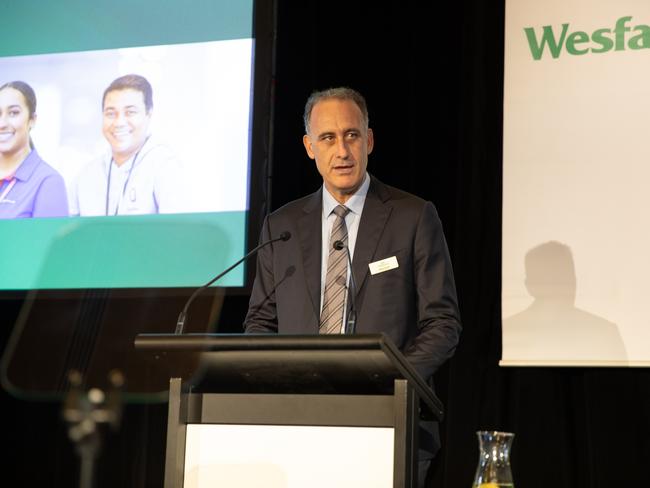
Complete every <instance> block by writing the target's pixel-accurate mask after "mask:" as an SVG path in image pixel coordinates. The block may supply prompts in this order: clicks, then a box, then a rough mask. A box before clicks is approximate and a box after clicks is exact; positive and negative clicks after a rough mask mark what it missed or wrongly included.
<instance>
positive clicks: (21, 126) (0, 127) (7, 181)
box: [0, 81, 68, 219]
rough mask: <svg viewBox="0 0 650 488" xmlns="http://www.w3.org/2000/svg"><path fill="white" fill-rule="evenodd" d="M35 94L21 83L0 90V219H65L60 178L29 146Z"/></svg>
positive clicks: (64, 192)
mask: <svg viewBox="0 0 650 488" xmlns="http://www.w3.org/2000/svg"><path fill="white" fill-rule="evenodd" d="M35 123H36V94H35V93H34V90H33V89H32V87H30V86H29V85H28V84H27V83H25V82H22V81H12V82H9V83H5V84H4V85H2V86H0V219H16V218H26V217H67V216H68V197H67V193H66V189H65V183H64V181H63V178H62V177H61V175H60V174H59V173H58V172H57V171H56V170H55V169H54V168H52V167H51V166H50V165H49V164H47V163H46V162H45V161H43V160H42V159H41V158H40V156H39V155H38V153H37V152H36V149H35V148H34V144H33V143H32V140H31V137H30V131H31V130H32V127H34V124H35Z"/></svg>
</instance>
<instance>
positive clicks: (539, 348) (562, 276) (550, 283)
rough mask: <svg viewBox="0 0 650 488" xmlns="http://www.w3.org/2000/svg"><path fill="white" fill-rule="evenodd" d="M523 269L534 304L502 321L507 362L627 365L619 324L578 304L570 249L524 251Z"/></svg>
mask: <svg viewBox="0 0 650 488" xmlns="http://www.w3.org/2000/svg"><path fill="white" fill-rule="evenodd" d="M525 267H526V282H525V285H526V289H527V290H528V293H529V294H530V295H531V296H532V297H533V299H534V300H533V303H532V304H531V305H530V306H529V307H528V308H526V309H525V310H523V311H522V312H520V313H517V314H515V315H513V316H511V317H508V318H506V319H504V321H503V354H502V358H503V360H504V361H522V362H523V361H525V362H538V363H542V364H543V363H548V362H557V363H562V364H572V363H579V362H584V361H587V362H593V361H612V362H616V363H624V362H626V361H627V352H626V350H625V346H624V344H623V341H622V339H621V335H620V333H619V331H618V327H617V325H616V324H615V323H613V322H609V321H608V320H606V319H604V318H602V317H599V316H597V315H594V314H592V313H589V312H587V311H585V310H581V309H579V308H577V307H576V306H575V298H576V273H575V265H574V261H573V255H572V253H571V248H569V246H567V245H565V244H561V243H559V242H556V241H550V242H546V243H543V244H540V245H538V246H536V247H534V248H532V249H531V250H529V251H528V252H527V253H526V258H525Z"/></svg>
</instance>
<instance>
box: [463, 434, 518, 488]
mask: <svg viewBox="0 0 650 488" xmlns="http://www.w3.org/2000/svg"><path fill="white" fill-rule="evenodd" d="M476 435H477V436H478V444H479V446H478V447H479V458H478V467H477V468H476V475H474V485H473V488H514V486H515V485H514V483H513V482H512V471H511V470H510V448H511V446H512V439H513V438H514V436H515V435H514V434H513V433H511V432H497V431H487V430H480V431H478V432H477V433H476Z"/></svg>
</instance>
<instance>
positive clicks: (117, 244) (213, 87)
mask: <svg viewBox="0 0 650 488" xmlns="http://www.w3.org/2000/svg"><path fill="white" fill-rule="evenodd" d="M0 14H1V15H2V18H3V20H4V25H5V28H6V30H5V33H4V34H3V39H4V40H5V42H3V43H2V47H0V86H3V85H5V84H6V83H11V82H15V81H20V82H25V83H27V84H28V85H29V86H31V87H32V88H33V90H34V92H35V94H36V100H37V104H36V111H35V116H34V119H33V120H32V121H31V122H30V124H31V125H30V127H31V131H30V134H29V136H30V138H31V141H32V143H33V144H32V146H33V148H34V149H33V151H37V152H38V156H39V157H40V159H41V160H42V162H41V163H38V164H39V166H38V168H41V169H42V168H47V171H49V176H47V178H48V179H43V181H42V182H40V181H39V180H38V179H37V178H36V174H37V173H38V171H41V169H38V170H36V169H35V170H34V173H33V175H34V176H31V175H30V174H28V171H27V169H26V163H22V164H21V166H20V167H19V168H18V169H16V170H15V172H13V173H8V174H4V173H2V174H0V268H1V269H2V272H0V290H30V289H55V290H56V289H85V288H151V287H160V288H165V287H194V286H197V285H199V284H202V283H204V282H206V281H207V280H208V279H209V278H210V277H211V276H212V275H213V274H214V273H215V270H218V269H221V268H223V266H224V263H228V262H233V261H235V260H236V259H238V258H239V257H240V256H241V255H242V254H244V252H245V250H246V239H247V221H248V219H249V212H248V211H249V208H250V206H249V205H250V198H251V195H250V183H251V159H252V157H251V131H252V125H253V117H252V114H253V106H252V103H253V97H252V92H253V83H254V72H253V68H254V61H255V60H254V53H255V49H254V48H255V43H254V38H253V27H254V26H253V22H254V18H253V14H254V5H253V0H244V1H237V2H227V1H210V0H191V1H188V2H179V1H177V0H156V1H154V0H146V1H140V2H129V1H127V0H115V1H113V2H110V3H105V2H87V1H82V0H62V1H61V2H5V3H4V4H3V5H2V6H0ZM131 75H137V76H138V77H142V78H144V79H146V80H147V81H148V82H149V84H150V86H151V87H152V91H153V104H152V107H149V106H148V105H147V106H146V116H143V117H141V120H140V122H138V124H139V125H133V124H132V122H131V121H129V123H128V124H126V123H124V122H123V120H122V119H120V120H119V121H117V122H115V123H114V124H113V125H112V126H111V125H109V122H110V120H109V117H116V116H115V115H114V114H113V113H111V112H110V111H109V109H110V110H113V111H115V113H118V111H117V108H119V109H120V110H122V108H123V110H122V112H123V113H124V114H127V113H128V111H132V108H130V107H131V106H130V105H128V104H127V103H126V102H124V101H122V98H121V97H122V96H123V95H124V94H125V93H126V94H128V93H129V92H132V93H133V92H134V89H133V88H128V87H127V88H124V86H125V85H120V86H121V87H122V88H120V89H114V90H111V91H108V88H109V87H110V86H113V85H112V82H114V81H115V80H118V79H122V78H123V77H124V76H131ZM138 90H139V89H137V90H135V93H136V94H137V96H138V97H140V98H139V100H142V99H143V97H144V92H142V90H140V91H138ZM1 92H2V93H3V94H4V95H7V93H8V91H7V90H2V91H1ZM9 92H11V93H10V95H11V96H14V98H15V97H16V96H18V98H17V99H18V100H22V99H23V98H24V95H21V94H19V93H18V92H17V91H16V89H13V88H12V89H11V90H9ZM107 93H108V94H109V95H110V97H112V98H110V101H111V103H109V104H108V105H107V104H105V103H104V102H105V101H106V100H108V98H107ZM118 95H119V96H120V98H118ZM21 97H22V98H21ZM6 98H7V97H6V96H5V97H4V98H3V99H2V103H3V104H4V105H2V107H0V116H1V117H0V122H2V124H1V125H0V156H1V157H4V156H5V155H6V154H8V153H9V151H10V149H11V145H12V144H14V141H15V139H16V130H14V129H15V127H13V126H12V124H11V123H8V122H6V121H7V120H8V116H7V114H6V113H8V112H9V111H10V110H11V107H12V105H11V103H14V105H15V104H16V103H18V102H6V100H5V99H6ZM115 99H117V101H115ZM140 103H142V102H140ZM113 104H115V105H116V107H117V108H115V107H112V105H113ZM18 105H20V103H18ZM127 109H128V111H127ZM5 112H6V113H5ZM143 112H144V111H143ZM120 117H122V115H120ZM126 118H127V115H123V119H126ZM116 120H117V119H116ZM14 125H15V124H14ZM19 128H20V127H19ZM137 131H140V132H139V133H140V134H141V135H142V136H143V140H144V141H146V142H145V143H144V146H141V148H140V149H139V150H138V151H137V152H136V153H135V155H131V156H130V157H129V159H127V160H126V161H125V162H123V165H122V166H119V167H117V164H116V162H117V159H116V158H117V156H116V155H117V154H118V152H119V151H120V149H119V147H120V144H122V145H124V144H126V143H128V144H132V143H131V142H129V138H131V139H133V138H134V137H135V135H134V134H136V132H137ZM144 136H146V138H144ZM125 141H126V142H125ZM134 145H135V144H134ZM25 161H27V160H25ZM0 162H2V161H0ZM120 163H122V162H120ZM2 169H3V168H2V167H0V173H1V170H2ZM43 171H45V169H43ZM5 173H7V172H6V171H5ZM48 181H58V182H59V184H58V186H57V185H54V184H51V185H49V186H48V185H46V183H47V182H48ZM29 185H31V187H33V188H34V192H33V194H32V195H31V196H30V195H26V194H25V191H22V190H21V188H27V187H28V186H29ZM39 185H40V186H39ZM55 186H56V188H55ZM18 190H20V191H18ZM55 190H56V191H55ZM21 192H22V193H21ZM42 202H45V203H42ZM253 237H255V236H253ZM219 284H220V285H222V286H242V285H243V284H244V268H243V267H240V268H238V269H236V270H234V271H233V272H232V273H230V274H229V275H228V276H227V277H226V278H224V280H222V281H221V282H220V283H219Z"/></svg>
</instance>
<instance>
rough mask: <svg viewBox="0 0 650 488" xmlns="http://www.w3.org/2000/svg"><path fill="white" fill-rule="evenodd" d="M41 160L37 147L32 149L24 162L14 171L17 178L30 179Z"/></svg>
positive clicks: (21, 179)
mask: <svg viewBox="0 0 650 488" xmlns="http://www.w3.org/2000/svg"><path fill="white" fill-rule="evenodd" d="M39 161H40V158H39V157H38V153H37V152H36V149H32V150H31V151H30V152H29V154H28V155H27V157H26V158H25V159H24V160H23V162H22V163H20V165H19V166H18V167H17V168H16V171H15V172H14V176H15V177H16V179H17V180H20V181H26V180H28V179H29V177H30V176H32V173H33V172H34V171H35V170H36V167H37V166H38V163H39Z"/></svg>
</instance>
